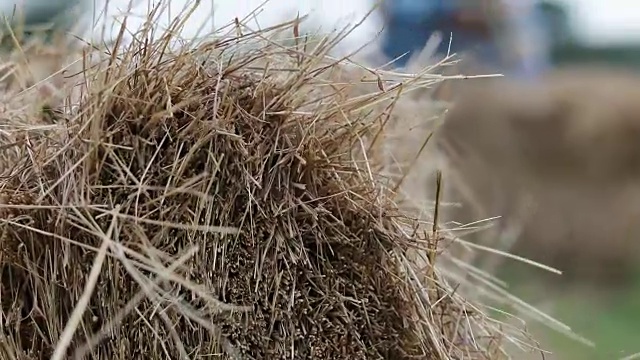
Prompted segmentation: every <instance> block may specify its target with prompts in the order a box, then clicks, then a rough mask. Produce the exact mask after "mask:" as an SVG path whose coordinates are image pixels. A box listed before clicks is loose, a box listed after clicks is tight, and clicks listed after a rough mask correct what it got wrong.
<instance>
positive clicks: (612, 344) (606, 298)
mask: <svg viewBox="0 0 640 360" xmlns="http://www.w3.org/2000/svg"><path fill="white" fill-rule="evenodd" d="M530 275H531V274H524V272H523V273H518V276H517V278H516V277H512V278H511V279H509V282H510V283H520V284H523V285H518V286H514V287H513V289H512V290H513V292H514V293H515V294H516V295H518V296H520V297H521V298H523V299H525V300H527V301H531V302H533V303H535V304H536V305H537V304H543V307H546V306H547V305H549V304H550V305H551V308H550V309H544V310H545V311H547V312H548V313H549V312H550V314H551V315H553V316H554V317H555V318H557V319H558V320H560V321H562V322H564V323H565V324H567V325H569V326H570V327H571V328H572V329H573V331H574V332H575V333H576V334H578V335H580V336H582V337H584V338H586V339H588V340H590V341H592V342H594V343H595V345H596V346H595V348H592V347H589V346H586V345H584V344H582V343H580V342H578V341H575V340H572V339H569V338H567V337H566V336H563V335H561V334H558V333H554V332H553V331H549V329H548V328H546V327H543V326H542V325H540V326H532V331H533V333H534V335H535V336H536V339H537V340H539V341H540V342H541V343H542V347H543V348H544V349H545V350H549V351H552V352H553V354H552V355H549V356H545V359H546V360H548V359H553V360H556V359H557V360H613V359H625V360H627V359H629V360H630V359H640V354H639V355H637V356H633V355H634V354H636V353H640V342H638V339H640V273H639V274H637V275H636V276H635V277H634V278H635V281H632V282H631V283H630V284H629V285H628V286H625V287H622V288H617V289H608V288H607V287H606V286H605V285H602V284H600V285H595V284H590V285H584V284H583V285H575V284H568V285H563V286H556V285H557V284H550V283H553V282H554V281H548V279H549V278H547V281H538V280H534V281H533V282H532V281H529V280H530V279H532V278H534V277H532V276H530ZM525 279H527V281H528V283H527V284H526V286H525V285H524V280H525ZM550 289H552V290H550ZM531 325H533V323H532V324H531ZM536 356H537V358H542V357H541V356H540V355H539V354H538V355H536ZM536 356H534V357H533V358H536Z"/></svg>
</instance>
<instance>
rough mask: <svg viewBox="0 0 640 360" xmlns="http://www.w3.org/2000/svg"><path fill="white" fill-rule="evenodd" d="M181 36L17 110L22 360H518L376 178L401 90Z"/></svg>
mask: <svg viewBox="0 0 640 360" xmlns="http://www.w3.org/2000/svg"><path fill="white" fill-rule="evenodd" d="M169 37H170V36H169V35H167V37H166V39H165V38H162V39H160V40H156V41H155V42H145V41H144V34H141V35H140V39H141V41H136V42H133V43H132V45H131V46H130V47H127V48H125V49H120V50H118V51H115V50H114V51H112V52H111V53H107V54H103V53H100V52H99V51H97V50H96V51H94V52H93V53H92V56H94V58H93V59H92V60H91V61H89V60H83V63H85V64H93V65H91V66H89V65H86V68H85V71H84V72H83V73H80V74H77V75H76V76H75V78H74V79H75V80H74V81H72V84H73V85H74V86H75V90H74V94H76V95H74V96H73V97H68V98H67V99H66V100H65V101H62V102H59V103H57V105H56V106H55V107H54V109H53V110H50V111H47V112H46V113H43V112H42V111H40V108H33V107H32V108H29V110H25V108H24V106H16V107H7V108H6V109H3V111H2V114H1V116H2V128H1V129H0V130H1V132H0V138H1V141H2V144H1V146H2V151H3V156H2V158H1V160H2V162H1V163H0V165H1V166H0V170H1V176H2V177H1V180H0V201H1V205H0V212H1V213H2V214H1V215H0V218H1V223H0V224H1V226H0V229H1V236H2V238H1V239H0V269H1V271H2V273H1V278H2V281H1V287H0V292H1V293H0V294H1V300H2V301H1V303H2V304H1V305H2V326H1V327H0V345H1V346H0V357H1V358H2V359H67V358H69V359H169V358H170V359H198V358H205V357H206V358H220V359H409V358H414V359H462V358H465V359H485V358H486V359H495V358H500V357H501V356H502V355H504V354H503V353H502V350H501V346H500V343H501V331H500V327H499V326H498V324H497V323H494V322H492V321H491V320H489V319H488V318H487V317H486V316H485V315H484V314H483V312H482V311H478V310H477V309H476V308H474V307H473V306H471V305H470V304H468V303H467V302H465V301H464V300H463V299H461V298H460V297H459V296H458V295H457V294H456V292H455V291H454V289H453V288H452V287H450V286H448V285H447V284H446V283H445V282H443V281H441V280H440V276H439V275H438V271H437V268H434V267H433V265H434V263H435V262H436V255H437V254H438V248H437V239H438V236H439V235H438V233H437V231H435V232H427V231H421V232H417V231H416V230H415V229H416V228H422V226H421V225H420V224H418V223H417V222H416V221H415V220H411V219H410V218H408V217H407V216H405V215H403V213H402V212H400V211H399V210H398V208H397V206H396V205H395V204H394V203H393V202H392V201H391V198H392V192H391V190H390V189H389V188H387V187H386V185H385V184H384V183H383V182H381V181H379V178H378V176H377V175H375V174H373V172H372V171H371V168H372V167H373V164H371V163H370V162H368V161H367V156H366V154H367V151H366V149H367V148H368V145H367V144H370V142H371V139H372V138H375V134H376V131H375V129H376V128H377V127H378V128H379V125H378V124H379V123H380V122H381V121H382V120H381V119H383V118H384V117H385V116H386V115H388V114H386V113H385V111H386V110H388V109H387V108H385V107H384V106H378V105H379V104H381V103H382V102H383V101H384V99H383V98H382V97H383V96H388V97H389V96H390V95H388V93H386V92H384V91H380V90H378V91H377V94H376V93H375V91H374V93H373V94H372V95H358V94H362V93H366V92H367V91H364V90H363V89H369V88H373V89H377V88H384V87H385V86H384V85H383V84H382V81H381V80H380V81H379V82H377V83H376V82H373V83H368V84H364V85H363V84H355V85H354V84H349V83H348V82H346V81H344V80H343V81H342V82H341V81H338V80H336V79H339V78H345V77H348V76H346V75H344V74H345V73H343V72H342V70H341V69H342V67H341V65H336V64H334V63H328V62H327V61H326V60H324V59H323V56H324V54H325V53H326V51H327V48H328V46H330V43H328V42H326V41H324V42H323V41H321V42H320V43H319V45H318V46H317V47H316V48H314V49H306V50H304V51H303V47H304V45H303V44H302V43H300V44H296V45H294V46H293V47H287V48H285V47H282V46H279V45H277V44H274V43H271V42H269V41H266V42H265V44H264V46H262V47H258V48H255V47H254V48H253V49H254V50H250V51H248V52H246V53H243V54H235V53H234V49H235V47H236V46H238V43H241V42H242V41H243V39H246V38H249V37H248V36H246V35H243V36H242V37H241V38H237V39H233V41H232V40H225V41H219V42H216V41H213V42H210V43H204V44H202V45H200V46H199V47H197V48H196V49H191V50H184V51H183V52H180V53H168V52H166V49H167V46H166V45H167V44H168V42H169V41H170V39H169ZM352 79H353V77H352ZM78 89H80V90H78ZM66 91H69V90H66ZM12 94H13V95H11V99H14V100H12V101H15V102H16V103H18V102H19V100H21V99H22V100H24V98H25V97H26V96H28V94H30V93H29V92H28V91H21V92H19V93H12ZM354 94H355V95H354ZM385 94H386V95H385ZM356 95H357V96H356ZM416 254H421V255H420V256H418V255H416ZM418 258H419V259H421V261H419V262H418V261H416V260H415V259H418Z"/></svg>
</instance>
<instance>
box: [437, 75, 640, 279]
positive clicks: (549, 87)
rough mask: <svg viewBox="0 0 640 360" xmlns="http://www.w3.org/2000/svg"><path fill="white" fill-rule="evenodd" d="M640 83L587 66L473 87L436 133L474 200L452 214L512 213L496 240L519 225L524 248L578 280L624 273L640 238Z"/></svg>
mask: <svg viewBox="0 0 640 360" xmlns="http://www.w3.org/2000/svg"><path fill="white" fill-rule="evenodd" d="M638 84H640V78H638V76H637V75H636V74H632V73H627V72H621V71H610V70H604V69H595V68H582V69H561V70H558V71H556V72H552V73H551V74H549V75H548V76H547V77H546V78H544V79H543V80H542V81H541V82H540V83H538V84H529V85H523V84H515V83H511V82H509V81H504V80H502V81H497V80H495V81H487V82H484V83H483V84H482V86H477V87H470V88H468V89H467V91H466V92H463V93H462V94H461V97H460V99H459V101H458V102H457V103H456V106H455V107H454V108H453V109H452V110H451V111H450V113H449V114H448V118H447V119H446V120H445V122H444V125H443V127H442V128H441V129H440V132H439V134H438V135H437V136H436V139H437V141H438V144H439V146H440V147H441V149H443V151H444V152H445V153H446V157H447V159H448V164H449V166H450V168H451V169H452V171H453V175H452V176H453V177H454V178H456V179H457V180H458V181H457V183H458V184H460V185H461V188H465V189H467V190H468V192H466V193H465V194H460V193H459V194H458V196H459V198H463V199H465V200H466V201H467V203H468V204H470V205H471V206H467V207H466V208H465V209H462V210H461V211H460V212H458V213H457V214H455V215H452V216H454V217H455V218H456V219H458V220H460V221H463V219H467V220H468V221H472V219H478V218H488V217H495V216H502V219H500V226H498V227H496V231H494V232H489V233H486V234H485V235H486V238H485V240H486V241H495V240H497V239H499V238H502V237H505V232H506V231H508V229H512V230H513V229H517V230H516V232H517V233H519V236H518V235H516V236H517V238H518V241H517V244H516V245H515V248H514V249H513V251H514V252H516V253H518V254H521V255H523V256H526V257H528V258H532V259H534V260H537V261H541V262H544V263H546V264H549V265H552V266H555V267H558V268H559V269H560V270H563V271H565V272H566V273H567V274H568V275H569V277H568V278H571V275H576V276H578V277H582V278H593V277H601V276H605V277H606V279H608V281H609V283H610V282H611V281H613V280H616V281H617V280H621V279H624V278H625V277H626V276H625V275H627V274H629V271H630V269H633V268H635V267H636V266H635V263H636V262H637V255H636V250H637V249H638V244H639V243H638V241H637V240H636V237H637V234H638V233H639V232H638V231H639V230H640V229H638V228H637V225H636V224H637V221H635V219H636V218H637V209H638V190H639V189H640V188H639V187H638V175H639V174H638V171H637V169H638V168H639V167H638V165H640V158H639V157H638V154H639V153H640V152H639V150H640V149H639V148H638V143H637V139H638V135H639V134H640V133H639V130H640V118H639V117H638V113H639V111H638V110H640V109H639V108H638V105H637V98H638V95H639V93H638V90H637V89H638ZM474 206H475V208H474ZM483 237H484V236H483Z"/></svg>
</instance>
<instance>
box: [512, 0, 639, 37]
mask: <svg viewBox="0 0 640 360" xmlns="http://www.w3.org/2000/svg"><path fill="white" fill-rule="evenodd" d="M514 1H517V0H514ZM560 1H561V2H564V3H566V4H567V5H569V6H571V7H572V10H571V17H572V18H571V21H572V23H573V26H574V29H575V30H576V35H577V36H578V37H579V39H580V40H582V41H585V42H588V43H590V44H594V45H598V44H619V43H630V42H640V1H639V0H560Z"/></svg>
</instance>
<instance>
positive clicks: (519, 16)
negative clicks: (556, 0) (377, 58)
mask: <svg viewBox="0 0 640 360" xmlns="http://www.w3.org/2000/svg"><path fill="white" fill-rule="evenodd" d="M506 4H511V3H510V2H507V1H499V0H487V1H484V0H475V1H469V0H467V1H464V0H384V1H383V2H382V12H383V17H384V19H385V29H386V31H385V34H384V35H383V36H384V38H383V51H384V53H385V55H386V56H388V57H390V58H399V57H401V58H399V59H398V60H397V62H396V65H399V66H402V65H404V64H405V63H406V61H407V60H408V58H409V56H410V55H411V54H412V53H414V52H419V51H420V50H421V49H422V48H423V47H424V46H425V44H426V43H427V40H428V39H429V38H430V37H431V35H432V34H434V33H435V32H440V33H441V34H442V36H443V41H442V42H441V43H440V45H439V46H438V48H437V50H436V54H435V55H437V56H438V57H444V56H446V55H448V54H451V53H456V54H460V53H461V52H468V53H472V54H473V56H474V58H476V59H477V60H479V61H480V62H482V63H484V64H486V65H490V66H493V67H494V68H499V69H501V70H503V72H505V73H511V74H516V75H521V76H527V77H531V76H532V77H535V76H537V75H538V74H539V73H541V72H543V71H544V70H546V69H547V67H548V65H549V58H548V56H549V46H548V45H549V44H548V40H549V34H548V33H547V32H546V31H547V28H548V27H547V26H546V24H545V17H544V16H543V14H542V12H540V11H539V8H538V7H536V6H535V3H532V2H531V1H528V0H518V3H513V4H516V5H513V6H512V5H510V6H506ZM531 5H534V6H531ZM404 54H407V55H406V56H403V55H404ZM515 58H517V59H515ZM514 59H515V60H514Z"/></svg>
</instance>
